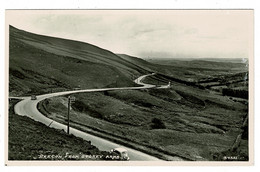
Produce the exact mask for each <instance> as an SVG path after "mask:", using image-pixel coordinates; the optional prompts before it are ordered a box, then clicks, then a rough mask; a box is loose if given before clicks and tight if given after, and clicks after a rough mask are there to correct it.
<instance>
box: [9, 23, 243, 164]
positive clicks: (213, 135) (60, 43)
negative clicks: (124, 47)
mask: <svg viewBox="0 0 260 172" xmlns="http://www.w3.org/2000/svg"><path fill="white" fill-rule="evenodd" d="M10 33H11V34H10V67H9V76H10V77H9V78H10V80H9V90H10V92H9V95H10V96H25V95H32V94H35V95H40V94H44V93H51V92H59V91H65V90H75V89H87V88H107V87H128V86H137V84H135V83H134V82H133V80H134V79H136V78H137V77H139V76H141V75H144V74H149V73H156V74H155V75H153V76H151V77H147V78H145V79H144V81H143V82H145V83H151V84H155V85H165V84H168V83H169V82H170V83H171V87H170V88H167V89H158V88H154V89H144V90H120V91H105V92H96V93H80V94H74V95H72V96H75V98H76V101H75V102H74V103H73V104H72V109H71V125H72V126H73V127H75V128H78V129H80V130H83V131H86V132H89V133H92V134H93V135H97V136H100V137H103V138H106V139H108V140H111V141H113V142H117V143H120V144H123V145H126V146H128V147H132V148H135V149H137V150H140V151H143V152H145V153H148V154H151V155H154V156H156V157H158V158H161V159H164V160H173V157H179V158H180V159H182V160H199V161H213V160H220V161H222V160H231V159H229V158H228V157H236V158H235V159H232V160H240V161H246V160H248V124H247V123H248V122H247V119H248V64H247V62H241V60H240V61H239V60H237V59H236V61H232V60H227V59H225V60H223V61H214V60H213V61H212V60H208V59H192V60H190V59H182V60H176V59H153V60H148V61H145V60H143V59H139V58H136V57H132V56H129V55H125V54H114V53H112V52H110V51H107V50H104V49H101V48H99V47H97V46H93V45H90V44H87V43H82V42H77V41H71V40H64V39H59V38H52V37H46V36H42V35H36V34H32V33H28V32H25V31H21V30H18V29H16V28H13V27H10ZM38 109H39V110H40V112H42V113H43V114H44V115H46V116H47V117H49V118H52V119H54V120H56V121H58V122H61V123H66V122H67V116H66V115H67V97H64V96H60V97H53V98H50V99H46V100H44V101H42V102H40V104H39V105H38ZM9 115H10V114H9ZM19 118H21V119H24V117H19ZM14 122H15V121H12V120H11V123H10V124H9V127H11V128H10V131H12V127H13V126H14V125H13V123H14ZM25 122H26V121H25ZM25 122H24V123H25ZM19 125H23V126H24V125H25V124H23V123H20V124H19ZM42 127H43V126H42ZM43 130H44V129H43V128H42V129H39V131H43ZM34 134H36V135H39V136H40V133H38V134H37V132H36V133H34ZM12 135H14V133H11V134H10V136H12ZM56 135H60V133H56ZM35 137H37V136H35ZM64 137H65V136H64ZM10 138H11V137H10ZM75 140H76V138H75ZM9 144H11V143H9ZM48 144H50V145H51V146H53V147H52V148H51V149H55V148H56V147H57V151H58V152H64V151H65V150H66V149H65V148H64V149H63V148H60V147H59V145H57V144H55V143H48ZM30 146H31V149H34V145H30ZM73 149H74V147H73ZM75 149H76V148H75ZM36 150H37V151H39V150H38V149H36ZM55 150H56V149H55ZM17 151H19V150H14V151H13V152H17ZM66 151H67V150H66ZM16 158H19V157H16ZM20 158H21V157H20Z"/></svg>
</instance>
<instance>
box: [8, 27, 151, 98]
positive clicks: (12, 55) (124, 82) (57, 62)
mask: <svg viewBox="0 0 260 172" xmlns="http://www.w3.org/2000/svg"><path fill="white" fill-rule="evenodd" d="M9 72H10V75H9V77H10V80H9V82H10V83H9V84H10V85H9V86H10V94H11V95H26V94H40V93H45V92H51V91H58V90H64V89H73V88H75V87H77V88H78V87H80V88H82V89H83V88H100V87H110V86H133V85H134V83H133V82H132V75H133V74H135V75H141V74H144V73H147V71H146V70H145V69H139V67H138V66H136V65H134V64H132V63H130V62H128V61H126V60H124V59H122V58H120V57H119V56H117V55H116V54H114V53H112V52H110V51H108V50H105V49H101V48H99V47H96V46H94V45H91V44H87V43H83V42H78V41H72V40H66V39H60V38H54V37H48V36H42V35H37V34H33V33H29V32H25V31H22V30H19V29H16V28H15V27H12V26H10V44H9Z"/></svg>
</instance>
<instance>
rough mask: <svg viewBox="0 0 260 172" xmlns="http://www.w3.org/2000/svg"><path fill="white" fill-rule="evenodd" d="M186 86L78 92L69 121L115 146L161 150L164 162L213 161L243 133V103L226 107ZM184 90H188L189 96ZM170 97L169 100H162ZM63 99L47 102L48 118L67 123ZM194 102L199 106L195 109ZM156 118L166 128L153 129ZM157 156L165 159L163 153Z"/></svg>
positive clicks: (224, 100) (217, 100)
mask: <svg viewBox="0 0 260 172" xmlns="http://www.w3.org/2000/svg"><path fill="white" fill-rule="evenodd" d="M183 87H184V86H182V87H178V86H177V87H176V88H175V87H174V88H171V89H169V90H164V91H162V90H160V89H159V90H156V89H154V90H142V91H137V90H124V91H123V90H121V91H108V92H105V93H83V94H76V95H74V96H75V97H76V100H78V102H77V103H75V104H73V105H72V108H73V110H72V115H71V120H72V121H73V122H74V125H75V126H76V127H79V128H81V129H82V130H84V127H86V128H91V129H92V130H94V131H98V132H104V133H105V135H106V136H103V137H106V138H108V139H112V140H113V141H114V140H115V141H117V142H118V140H116V139H115V138H120V143H122V142H123V143H125V144H126V145H131V146H132V147H134V148H136V149H138V150H143V151H147V149H148V148H149V149H150V150H149V151H150V153H151V152H152V151H151V150H154V151H155V152H158V151H159V152H161V153H162V152H163V154H164V156H163V157H164V159H167V158H165V157H166V155H171V156H179V157H182V158H185V159H189V160H214V157H213V156H214V155H215V153H216V152H223V151H226V150H228V149H229V148H230V147H231V146H232V144H233V142H234V140H235V138H236V136H237V134H238V133H239V132H240V126H241V125H242V122H243V117H244V115H245V113H246V109H244V110H245V112H243V111H240V110H238V109H239V107H240V106H241V105H240V104H239V103H235V102H229V103H227V102H226V101H227V99H225V98H223V97H222V96H216V95H209V94H208V92H206V91H204V92H201V91H200V89H198V88H193V87H187V86H186V87H185V88H183ZM180 88H181V89H180ZM182 89H185V90H186V91H185V94H184V92H183V91H182ZM194 89H195V90H197V91H195V90H194ZM181 91H182V93H181V94H178V93H180V92H181ZM198 91H200V92H198ZM169 93H171V94H169ZM157 95H160V96H157ZM166 95H169V96H168V97H167V98H168V99H171V101H165V100H164V99H165V97H166ZM205 100H208V101H209V100H210V101H211V103H208V101H205ZM64 101H66V98H64V97H56V98H51V99H48V101H47V102H48V103H47V106H46V108H45V109H47V112H48V113H46V115H47V116H48V117H49V118H52V119H55V120H58V121H59V122H63V123H64V122H65V117H64V116H63V115H62V114H66V112H65V111H66V108H65V104H64V103H61V102H64ZM79 102H80V103H79ZM192 102H197V106H195V105H196V103H192ZM214 102H216V103H215V104H214ZM45 103H46V102H45ZM224 105H225V106H224ZM54 107H55V108H54ZM231 107H234V110H232V108H231ZM154 118H158V120H160V121H161V122H162V125H164V126H165V127H159V128H158V129H155V128H154V123H153V119H154ZM83 126H84V127H83ZM94 134H95V133H94ZM149 151H147V152H149ZM151 154H152V153H151ZM157 156H158V155H157ZM159 157H160V158H162V156H161V155H160V156H159Z"/></svg>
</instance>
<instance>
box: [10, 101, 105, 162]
mask: <svg viewBox="0 0 260 172" xmlns="http://www.w3.org/2000/svg"><path fill="white" fill-rule="evenodd" d="M15 103H16V101H15V100H11V101H10V102H9V141H8V159H9V160H75V159H77V158H75V157H76V156H80V155H89V156H85V157H83V156H81V157H79V158H78V159H80V160H86V159H88V160H104V158H105V157H106V155H108V152H104V151H100V150H98V149H97V148H96V147H95V146H93V145H91V142H89V141H85V140H83V139H81V138H78V137H75V136H73V135H67V134H66V133H65V131H59V130H56V129H53V128H49V127H47V126H45V125H44V124H41V123H39V122H36V121H34V120H32V119H30V118H28V117H23V116H19V115H16V114H15V113H14V111H13V106H14V104H15ZM70 155H71V156H70ZM72 155H73V156H74V157H72ZM91 155H92V156H93V155H100V156H102V155H103V156H102V157H104V158H95V159H91V158H89V157H91Z"/></svg>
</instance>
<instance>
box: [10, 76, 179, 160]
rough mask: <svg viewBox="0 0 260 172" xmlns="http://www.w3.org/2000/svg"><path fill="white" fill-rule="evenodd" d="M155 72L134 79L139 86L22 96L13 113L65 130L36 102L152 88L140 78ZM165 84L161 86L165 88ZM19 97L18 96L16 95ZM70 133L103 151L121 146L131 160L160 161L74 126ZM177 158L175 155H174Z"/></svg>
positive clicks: (63, 126) (62, 125) (64, 126)
mask: <svg viewBox="0 0 260 172" xmlns="http://www.w3.org/2000/svg"><path fill="white" fill-rule="evenodd" d="M154 74H155V73H152V74H148V75H143V76H141V77H139V78H137V79H136V80H134V82H135V83H137V84H139V85H142V86H140V87H122V88H101V89H86V90H74V91H64V92H57V93H50V94H44V95H38V96H37V100H31V97H22V99H23V100H22V101H20V102H18V103H17V104H16V105H15V107H14V110H15V113H16V114H18V115H21V116H28V117H30V118H32V119H34V120H35V121H39V122H41V123H43V124H45V125H47V126H49V127H52V128H56V129H60V130H64V131H66V130H67V126H66V125H64V124H61V123H58V122H56V121H54V120H52V119H49V118H47V117H46V116H44V115H43V114H41V113H40V112H39V111H38V109H37V104H38V103H39V102H40V101H43V100H44V99H47V98H51V97H55V96H62V95H68V94H73V93H81V92H99V91H111V90H138V89H147V88H153V87H156V86H154V85H151V84H145V83H142V80H143V79H144V78H145V77H147V76H151V75H154ZM165 87H167V86H162V88H165ZM9 98H16V97H9ZM17 98H18V99H19V97H17ZM70 133H71V134H73V135H75V136H77V137H81V138H83V139H85V140H89V141H91V143H92V144H93V145H95V146H96V147H97V148H98V149H100V150H103V151H110V150H111V149H112V148H116V147H123V148H125V149H127V150H128V155H129V157H130V160H132V161H160V159H158V158H156V157H153V156H150V155H148V154H145V153H143V152H140V151H137V150H134V149H132V148H129V147H126V146H123V145H120V144H116V143H113V142H111V141H109V140H106V139H103V138H100V137H97V136H94V135H91V134H88V133H85V132H83V131H80V130H77V129H75V128H72V127H70ZM176 158H177V157H176Z"/></svg>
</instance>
